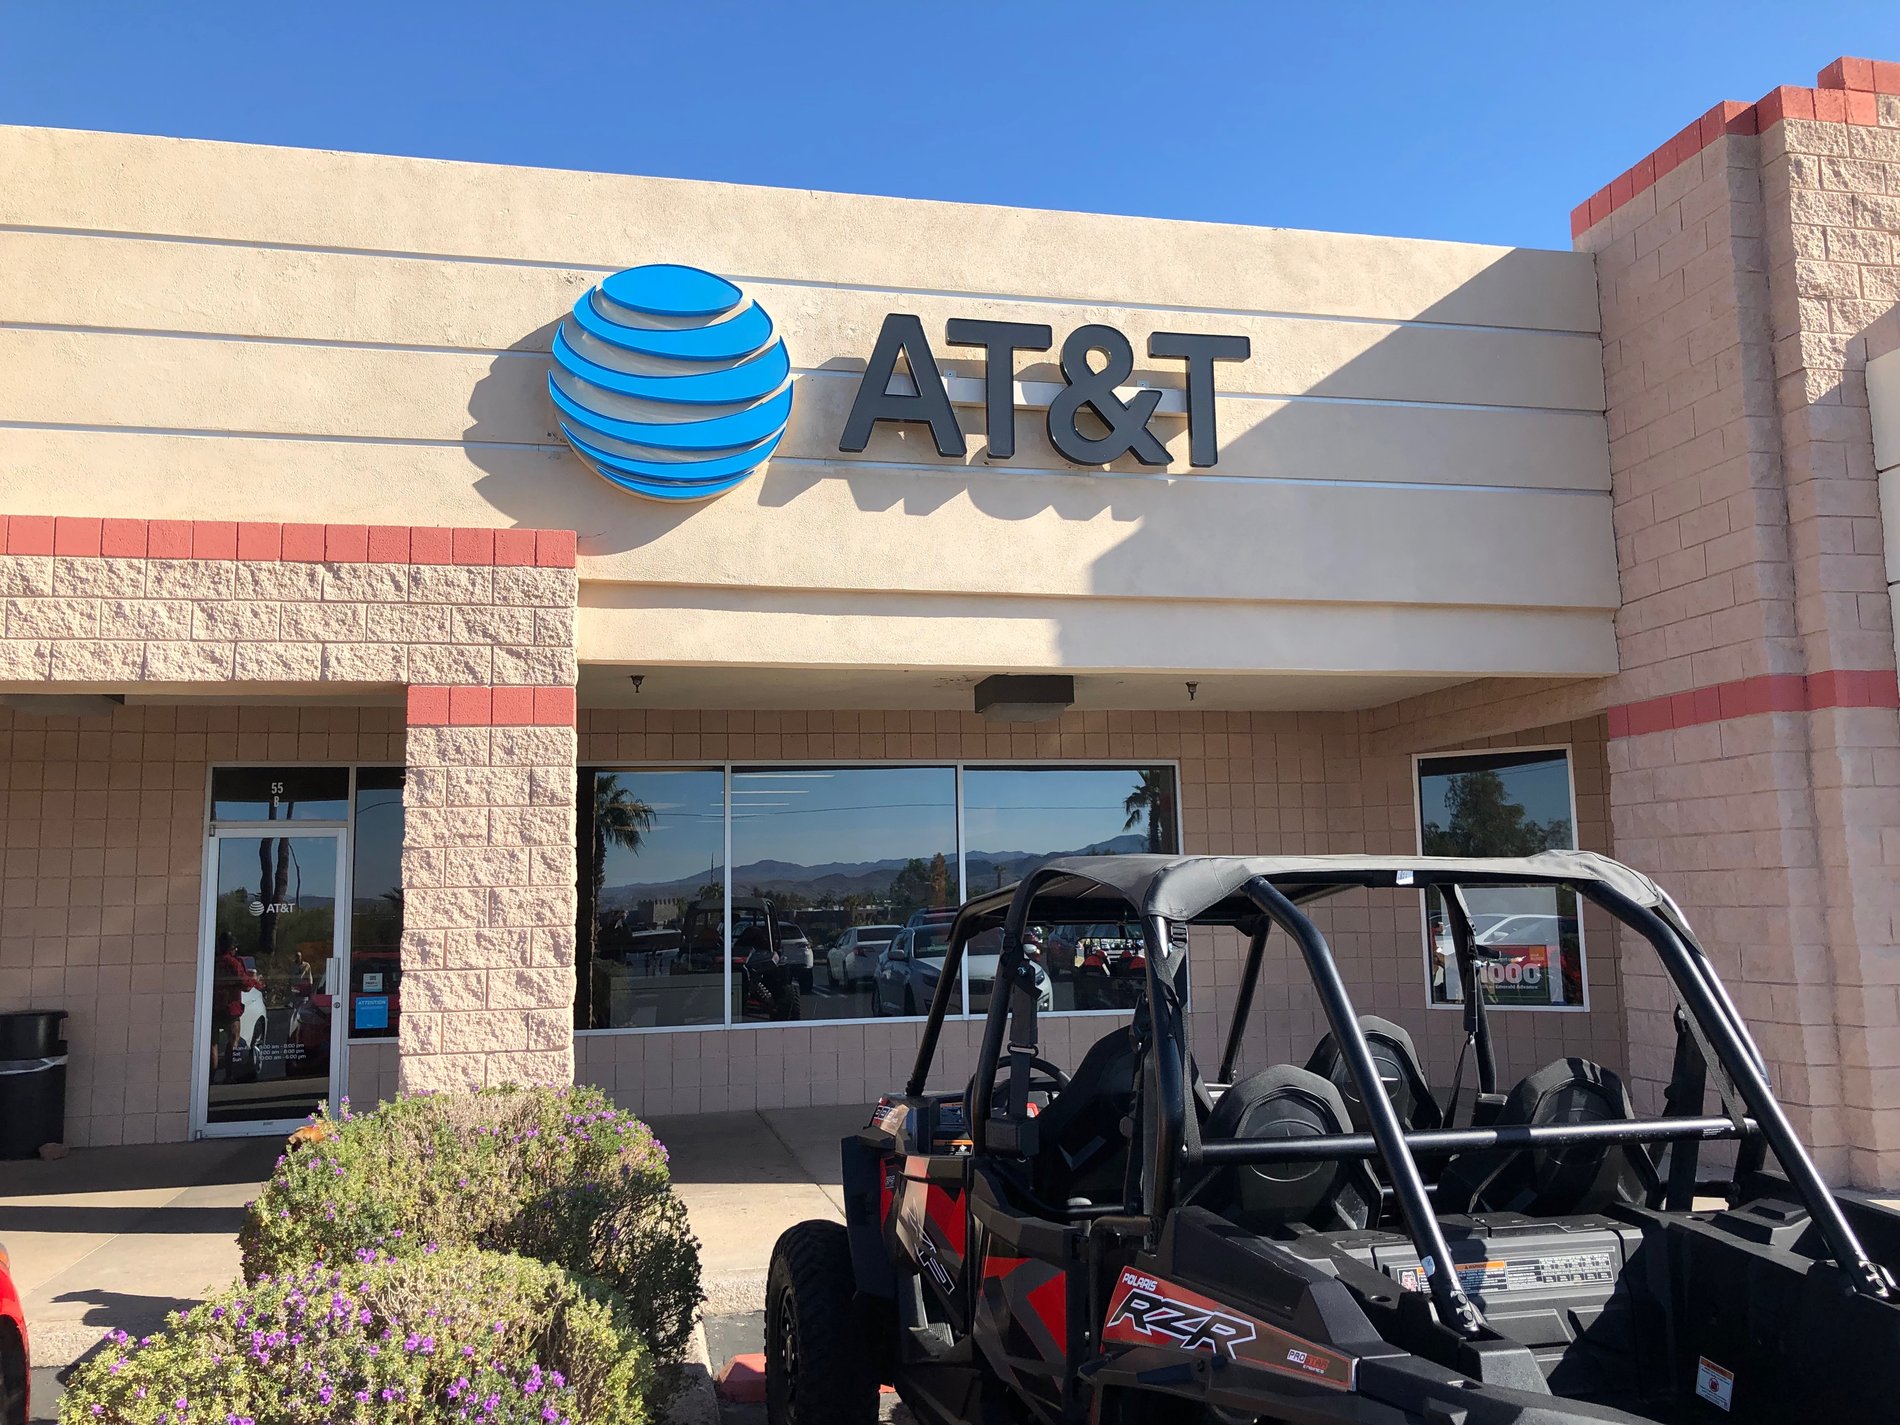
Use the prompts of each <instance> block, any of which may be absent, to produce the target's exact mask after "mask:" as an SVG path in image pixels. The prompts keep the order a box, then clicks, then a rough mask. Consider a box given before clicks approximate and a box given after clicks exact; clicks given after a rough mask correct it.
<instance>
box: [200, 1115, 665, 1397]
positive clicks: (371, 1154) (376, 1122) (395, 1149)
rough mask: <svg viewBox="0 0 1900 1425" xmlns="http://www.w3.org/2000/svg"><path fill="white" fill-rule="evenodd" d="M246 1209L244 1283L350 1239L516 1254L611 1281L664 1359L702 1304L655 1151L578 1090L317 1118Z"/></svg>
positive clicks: (404, 1247)
mask: <svg viewBox="0 0 1900 1425" xmlns="http://www.w3.org/2000/svg"><path fill="white" fill-rule="evenodd" d="M317 1123H318V1126H319V1128H321V1129H322V1130H325V1131H326V1132H327V1133H328V1136H327V1137H325V1138H324V1139H323V1140H322V1141H320V1142H312V1143H308V1144H305V1145H303V1146H301V1147H298V1148H296V1149H294V1150H292V1151H290V1152H288V1153H286V1154H285V1156H284V1157H282V1158H280V1159H279V1160H278V1163H277V1168H276V1171H275V1172H274V1173H273V1174H272V1176H271V1179H270V1181H269V1182H268V1183H266V1184H265V1185H264V1189H263V1191H262V1192H261V1193H260V1194H259V1195H258V1198H257V1201H255V1202H254V1203H252V1204H251V1206H250V1209H249V1211H248V1212H247V1213H246V1215H245V1222H244V1227H243V1230H242V1231H241V1232H240V1233H239V1237H238V1243H239V1247H240V1248H241V1251H242V1255H243V1263H244V1275H245V1278H246V1280H248V1281H257V1280H258V1279H259V1278H260V1277H262V1276H263V1275H265V1274H269V1273H277V1274H282V1273H283V1272H286V1271H293V1270H297V1269H299V1268H301V1267H303V1266H304V1265H305V1264H307V1263H310V1262H329V1263H336V1262H348V1261H351V1260H352V1259H353V1258H354V1257H355V1255H356V1253H358V1252H360V1251H364V1250H369V1251H375V1252H386V1253H392V1254H394V1255H397V1256H406V1255H411V1254H416V1253H422V1252H426V1251H430V1250H440V1249H443V1248H447V1247H451V1246H460V1245H467V1246H474V1247H485V1248H489V1249H491V1250H494V1251H499V1252H514V1253H519V1254H520V1255H522V1256H527V1257H535V1258H538V1259H540V1260H542V1261H546V1262H552V1263H555V1264H557V1265H559V1266H562V1267H566V1268H567V1269H568V1270H569V1271H572V1272H575V1273H578V1274H580V1275H583V1276H588V1277H593V1278H596V1279H598V1280H599V1281H601V1282H603V1283H605V1284H606V1285H607V1286H609V1287H611V1288H612V1289H613V1290H614V1291H616V1292H618V1293H619V1294H620V1295H621V1296H622V1297H623V1298H624V1299H625V1301H626V1303H627V1310H628V1311H629V1312H630V1313H631V1315H632V1319H633V1321H634V1323H635V1325H636V1326H637V1327H638V1329H639V1331H640V1334H641V1336H642V1338H643V1339H644V1340H645V1341H646V1343H647V1345H648V1346H649V1348H650V1349H651V1350H652V1352H653V1354H654V1356H655V1357H656V1358H657V1359H659V1360H661V1361H667V1362H672V1361H678V1360H679V1359H680V1358H681V1356H682V1354H683V1353H684V1350H685V1346H686V1342H687V1339H688V1337H689V1336H690V1334H691V1331H692V1317H693V1312H694V1310H695V1309H696V1308H697V1306H698V1304H699V1300H700V1287H699V1243H698V1242H697V1241H696V1240H695V1239H694V1237H693V1235H692V1233H691V1232H690V1231H689V1230H688V1228H687V1224H686V1212H685V1209H684V1208H683V1207H682V1206H681V1204H680V1201H679V1199H678V1198H677V1197H675V1196H674V1194H673V1187H672V1178H671V1175H670V1174H669V1173H668V1171H667V1158H666V1149H665V1147H664V1146H663V1145H661V1143H660V1142H659V1141H658V1140H657V1139H655V1138H654V1136H653V1134H652V1132H651V1130H649V1129H648V1128H647V1126H646V1125H645V1124H644V1123H641V1122H640V1121H639V1120H638V1119H637V1118H635V1117H633V1116H632V1115H631V1114H628V1113H623V1112H622V1111H621V1110H619V1109H617V1108H615V1107H614V1106H613V1105H612V1104H611V1103H609V1102H608V1101H607V1099H606V1097H605V1096H604V1095H602V1094H601V1093H600V1092H599V1091H598V1090H596V1089H591V1088H562V1089H554V1088H497V1089H486V1090H483V1091H482V1092H480V1093H474V1094H417V1095H411V1096H406V1097H402V1098H398V1099H396V1100H395V1101H394V1102H391V1103H385V1104H383V1105H382V1106H381V1107H379V1108H378V1109H376V1111H375V1112H373V1113H361V1114H358V1113H351V1112H350V1110H349V1106H348V1104H347V1102H346V1103H345V1104H344V1105H343V1111H342V1113H341V1115H340V1116H336V1117H331V1116H329V1115H328V1114H327V1112H326V1113H325V1114H323V1115H321V1116H320V1117H319V1118H318V1120H317Z"/></svg>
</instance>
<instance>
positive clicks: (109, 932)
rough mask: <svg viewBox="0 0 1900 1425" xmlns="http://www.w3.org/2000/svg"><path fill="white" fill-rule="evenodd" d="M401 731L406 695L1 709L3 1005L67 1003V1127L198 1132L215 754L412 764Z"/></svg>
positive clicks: (91, 1139)
mask: <svg viewBox="0 0 1900 1425" xmlns="http://www.w3.org/2000/svg"><path fill="white" fill-rule="evenodd" d="M403 740H404V735H403V713H402V709H401V708H391V707H361V708H358V707H204V706H199V707H127V708H120V709H119V710H118V711H116V712H114V713H113V714H112V715H111V716H110V717H107V718H85V719H77V718H43V717H33V716H30V715H26V714H21V713H13V712H8V711H6V710H4V709H0V875H3V876H4V879H3V880H0V1010H7V1009H63V1010H65V1011H66V1012H67V1014H68V1016H69V1018H68V1020H67V1024H66V1034H67V1040H68V1043H69V1044H70V1045H71V1048H72V1057H71V1063H70V1064H69V1066H68V1068H67V1118H66V1139H67V1142H69V1143H71V1144H72V1145H73V1146H75V1147H100V1146H105V1145H109V1144H115V1143H152V1142H158V1143H168V1142H176V1141H178V1140H181V1139H183V1138H184V1136H185V1130H186V1114H187V1111H188V1108H189V1105H190V1095H191V1064H192V1039H193V1034H194V1020H193V1014H194V1009H195V1004H196V999H197V988H198V926H199V914H200V910H201V902H200V899H199V896H200V891H201V888H202V885H203V877H204V856H205V794H206V788H207V778H208V776H209V772H210V767H211V766H212V764H214V763H232V762H251V763H266V764H268V763H284V762H348V763H359V764H375V763H383V764H388V763H400V762H401V761H402V760H403ZM392 1050H393V1046H392ZM359 1052H360V1051H359ZM379 1055H380V1056H384V1057H386V1058H387V1059H388V1060H389V1061H391V1063H392V1065H393V1061H394V1058H395V1056H394V1053H393V1052H389V1051H384V1050H382V1049H381V1048H380V1046H378V1047H377V1048H375V1049H371V1050H369V1051H368V1052H367V1054H365V1055H364V1057H365V1058H366V1059H372V1058H374V1057H377V1056H379ZM351 1064H352V1069H353V1070H354V1069H355V1068H356V1067H357V1064H358V1055H357V1054H353V1055H352V1059H351ZM365 1087H366V1088H369V1087H370V1082H369V1081H368V1080H366V1081H365ZM371 1091H372V1092H373V1089H372V1090H371Z"/></svg>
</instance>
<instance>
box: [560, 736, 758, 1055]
mask: <svg viewBox="0 0 1900 1425" xmlns="http://www.w3.org/2000/svg"><path fill="white" fill-rule="evenodd" d="M581 789H582V795H581V802H580V808H579V822H580V832H581V934H580V946H579V954H578V956H577V957H576V958H577V961H578V968H579V971H580V976H581V979H580V989H581V998H580V1012H579V1014H578V1016H577V1023H578V1026H579V1027H580V1028H582V1029H651V1028H664V1027H668V1026H674V1027H677V1026H681V1025H692V1024H723V1023H725V994H726V977H725V963H724V962H725V934H726V904H725V884H726V863H725V844H726V831H725V807H726V778H725V773H724V772H722V771H719V770H717V769H695V770H684V771H650V772H622V771H595V772H589V773H586V774H584V775H583V776H582V778H581Z"/></svg>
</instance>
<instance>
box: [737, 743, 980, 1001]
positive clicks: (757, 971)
mask: <svg viewBox="0 0 1900 1425" xmlns="http://www.w3.org/2000/svg"><path fill="white" fill-rule="evenodd" d="M956 856H957V813H956V772H955V769H954V768H950V767H839V768H810V767H801V768H783V769H773V768H753V769H746V770H742V771H736V772H734V773H733V777H732V863H733V870H732V886H733V912H734V915H733V935H734V945H733V965H734V971H733V1006H732V1013H733V1019H734V1021H735V1022H737V1021H740V1020H753V1021H769V1020H785V1019H806V1020H812V1019H862V1018H866V1017H868V1016H870V1015H873V1014H878V1013H893V1012H894V1013H898V1014H902V1013H905V1012H906V1011H905V1010H904V1008H903V1005H904V1003H905V1000H904V999H903V997H902V995H901V994H900V993H899V992H898V991H897V989H896V985H897V983H898V981H899V980H900V979H902V980H911V979H912V978H913V977H912V976H911V975H910V969H911V965H912V962H910V961H908V960H905V959H901V958H900V959H896V960H893V957H892V954H891V951H892V948H893V946H894V945H897V941H898V936H899V934H900V933H901V932H902V931H903V930H905V929H906V928H907V927H914V926H920V925H923V924H925V923H926V922H927V921H929V919H930V916H929V912H930V911H932V910H945V909H949V908H952V907H954V906H955V905H956V903H957V895H958V882H957V865H956ZM742 919H743V920H744V922H745V924H744V925H743V926H742V925H741V923H740V922H741V920H742ZM781 927H783V929H781ZM909 944H910V938H908V937H907V938H906V940H905V942H904V944H902V945H897V948H898V950H899V952H900V954H902V953H907V952H908V947H909ZM921 976H922V970H921V967H920V968H919V970H918V977H916V978H915V982H914V983H912V984H911V985H910V992H911V998H912V1000H913V1001H915V1000H916V998H917V995H918V993H919V992H920V991H921V989H922V978H921ZM882 984H888V985H890V986H891V987H892V988H891V989H890V990H889V992H888V994H887V995H886V996H885V997H884V998H883V999H880V995H879V993H878V991H877V987H878V986H879V985H882ZM927 1002H928V1001H927V1000H925V1001H924V1003H927ZM880 1004H883V1005H884V1006H885V1007H884V1008H882V1009H880Z"/></svg>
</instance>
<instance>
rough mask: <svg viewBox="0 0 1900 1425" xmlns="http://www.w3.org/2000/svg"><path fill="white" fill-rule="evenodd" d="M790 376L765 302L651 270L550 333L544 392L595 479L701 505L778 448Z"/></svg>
mask: <svg viewBox="0 0 1900 1425" xmlns="http://www.w3.org/2000/svg"><path fill="white" fill-rule="evenodd" d="M791 372H792V367H791V361H790V359H789V358H787V356H786V355H785V342H784V340H783V339H782V338H780V337H779V336H778V334H777V333H776V332H775V331H773V329H772V319H771V318H770V317H768V316H767V315H766V314H765V311H764V309H763V308H761V307H760V306H759V305H758V303H756V302H753V301H751V300H750V299H748V298H747V297H746V295H745V293H743V292H741V291H740V290H739V289H738V288H737V287H735V286H733V284H732V283H730V282H728V281H726V279H725V278H723V277H715V276H714V275H713V274H712V273H710V272H702V271H700V270H699V269H698V268H697V267H676V266H673V265H672V264H670V263H652V264H649V265H648V266H645V267H630V268H628V269H627V270H626V271H625V272H616V273H615V274H614V275H613V276H611V277H609V278H607V279H605V280H604V281H602V282H601V283H600V284H599V285H598V286H596V287H594V288H592V289H591V290H589V291H588V292H587V293H586V295H584V296H583V297H582V298H581V299H580V300H579V301H578V302H576V303H575V304H574V310H573V311H572V312H571V313H569V314H568V316H567V317H566V318H565V319H564V320H563V321H562V322H561V327H560V330H559V331H557V332H556V333H555V335H554V365H553V367H552V368H551V369H550V370H549V371H548V394H549V395H550V396H551V397H553V399H554V409H555V411H556V413H557V415H558V418H559V420H560V423H561V434H562V435H564V436H566V437H567V439H568V443H569V444H570V445H572V446H573V447H574V449H575V451H576V452H577V453H578V454H579V455H580V457H581V459H582V460H584V461H586V462H587V464H588V465H589V466H590V467H592V468H593V470H594V471H595V472H596V473H598V474H599V475H601V476H603V477H605V478H606V479H608V480H611V481H613V483H614V484H616V485H618V486H620V487H621V488H622V489H624V490H631V491H633V493H634V494H636V495H645V496H647V497H648V498H649V499H655V500H704V499H707V498H708V497H710V496H713V495H723V494H724V493H725V492H726V491H728V490H730V489H732V488H733V486H735V485H737V484H739V483H740V482H742V481H743V480H744V479H745V478H746V477H747V476H748V475H750V474H752V472H753V471H755V470H757V469H758V468H759V467H760V466H761V465H763V464H764V463H765V462H766V460H767V459H768V458H770V456H771V454H772V452H773V451H774V450H776V449H777V448H778V443H779V441H780V440H781V439H783V437H784V435H785V422H786V421H787V420H788V419H789V418H790V417H791V414H792V387H791V379H790V378H791Z"/></svg>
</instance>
